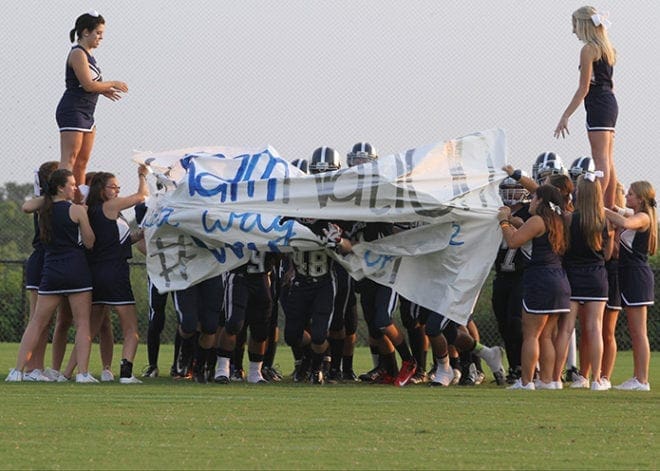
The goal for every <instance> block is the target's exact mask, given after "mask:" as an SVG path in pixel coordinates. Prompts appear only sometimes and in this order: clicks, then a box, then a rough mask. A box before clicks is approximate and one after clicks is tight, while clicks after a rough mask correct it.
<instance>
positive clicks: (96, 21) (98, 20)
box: [69, 11, 105, 43]
mask: <svg viewBox="0 0 660 471" xmlns="http://www.w3.org/2000/svg"><path fill="white" fill-rule="evenodd" d="M104 24H105V19H104V18H103V17H102V16H101V15H99V14H98V12H95V11H94V12H89V13H83V14H82V15H80V16H79V17H78V18H77V19H76V26H75V28H73V29H72V30H71V31H69V39H70V40H71V42H72V43H73V42H75V41H76V36H78V39H80V37H81V36H82V34H83V31H85V30H87V31H94V30H95V29H96V27H97V26H98V25H104Z"/></svg>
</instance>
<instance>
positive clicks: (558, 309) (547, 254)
mask: <svg viewBox="0 0 660 471" xmlns="http://www.w3.org/2000/svg"><path fill="white" fill-rule="evenodd" d="M570 296H571V287H570V285H569V284H568V278H567V277H566V272H565V271H564V268H563V267H562V263H561V256H560V255H558V254H556V253H555V252H553V251H552V247H551V246H550V240H549V239H548V233H547V232H546V233H544V234H543V235H542V236H539V237H535V238H534V239H532V258H531V259H530V261H529V263H528V265H527V267H526V268H525V271H524V273H523V308H524V309H525V311H527V312H528V313H530V314H541V315H546V314H558V313H562V312H569V311H570Z"/></svg>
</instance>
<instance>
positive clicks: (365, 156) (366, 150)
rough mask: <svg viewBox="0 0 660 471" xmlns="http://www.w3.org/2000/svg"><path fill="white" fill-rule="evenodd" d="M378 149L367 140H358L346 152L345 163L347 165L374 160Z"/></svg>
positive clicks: (351, 165)
mask: <svg viewBox="0 0 660 471" xmlns="http://www.w3.org/2000/svg"><path fill="white" fill-rule="evenodd" d="M377 158H378V151H376V149H374V147H373V146H372V145H371V144H369V143H368V142H358V143H357V144H355V145H354V146H353V149H352V150H351V151H350V152H349V153H348V154H346V163H347V164H348V166H349V167H353V166H355V165H360V164H364V163H367V162H371V161H372V160H376V159H377Z"/></svg>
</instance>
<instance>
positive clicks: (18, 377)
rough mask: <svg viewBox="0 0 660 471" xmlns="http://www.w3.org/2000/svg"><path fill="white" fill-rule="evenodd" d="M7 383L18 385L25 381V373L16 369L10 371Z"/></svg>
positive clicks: (6, 379)
mask: <svg viewBox="0 0 660 471" xmlns="http://www.w3.org/2000/svg"><path fill="white" fill-rule="evenodd" d="M5 381H7V382H8V383H18V382H21V381H23V372H22V371H21V370H17V369H16V368H12V369H11V370H9V374H8V375H7V377H6V378H5Z"/></svg>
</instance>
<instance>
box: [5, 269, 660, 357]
mask: <svg viewBox="0 0 660 471" xmlns="http://www.w3.org/2000/svg"><path fill="white" fill-rule="evenodd" d="M136 258H137V257H136ZM654 273H655V278H656V293H657V292H660V291H659V290H660V270H657V269H656V270H654ZM24 277H25V263H24V260H0V281H1V283H2V287H3V288H2V291H3V292H2V293H0V312H2V313H3V314H2V316H0V342H20V340H21V336H22V335H23V329H24V328H25V325H26V324H27V321H28V315H29V298H28V296H29V295H28V293H27V292H26V291H25V290H24V289H23V285H24ZM131 282H132V285H133V291H134V294H135V299H136V303H137V312H138V325H139V331H140V338H141V339H142V340H143V341H146V338H147V327H148V323H149V319H148V317H149V316H148V314H149V301H148V292H147V272H146V267H145V264H144V262H141V261H135V262H133V263H132V264H131ZM491 284H492V283H491V280H488V281H487V282H486V283H485V284H484V289H483V290H482V292H481V295H480V297H479V301H478V302H477V305H476V309H475V314H474V316H473V319H474V321H475V323H476V324H477V326H478V328H479V333H480V335H481V341H482V343H484V344H486V345H504V342H503V341H502V339H501V337H500V335H499V332H498V330H497V323H496V321H495V317H494V315H493V313H492V310H491V307H490V297H491V293H492V290H491ZM279 310H280V314H279V316H278V324H279V326H280V328H281V329H283V328H284V315H283V314H282V310H281V307H280V309H279ZM359 310H360V308H359V303H358V311H359ZM399 321H400V318H399V316H398V314H397V315H395V322H397V323H398V324H399V326H400V322H399ZM112 323H113V332H114V336H115V339H116V341H120V340H121V339H122V332H121V328H120V326H119V319H118V318H117V316H116V315H113V316H112ZM175 329H176V314H175V312H174V309H173V306H172V303H171V301H170V300H168V303H167V308H166V321H165V328H164V330H163V333H162V335H161V339H162V341H163V342H164V343H171V342H173V340H174V333H175ZM648 331H649V341H650V344H651V349H652V350H654V351H657V350H660V306H659V305H657V304H656V305H654V306H651V307H650V308H649V312H648ZM578 334H579V332H578ZM367 335H368V333H367V328H366V325H365V323H364V321H363V318H362V313H361V312H359V322H358V344H359V345H366V344H367ZM616 336H617V341H618V345H619V349H620V350H628V349H630V348H631V342H630V336H629V334H628V330H627V326H626V321H625V311H624V314H622V315H620V316H619V322H618V324H617V331H616ZM70 341H73V330H72V331H71V338H70ZM280 342H283V340H282V338H281V337H280Z"/></svg>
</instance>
